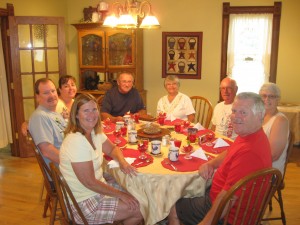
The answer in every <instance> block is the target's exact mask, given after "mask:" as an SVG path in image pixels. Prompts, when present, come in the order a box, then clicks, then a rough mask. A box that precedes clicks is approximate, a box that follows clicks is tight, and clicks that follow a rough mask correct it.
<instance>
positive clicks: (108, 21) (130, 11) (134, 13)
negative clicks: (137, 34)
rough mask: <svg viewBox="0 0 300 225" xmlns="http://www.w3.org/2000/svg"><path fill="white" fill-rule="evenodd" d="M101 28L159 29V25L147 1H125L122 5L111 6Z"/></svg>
mask: <svg viewBox="0 0 300 225" xmlns="http://www.w3.org/2000/svg"><path fill="white" fill-rule="evenodd" d="M146 10H148V11H146ZM103 26H108V27H117V28H148V29H152V28H158V27H160V24H159V22H158V20H157V18H156V17H155V16H154V15H153V13H152V10H151V4H150V2H149V1H142V2H139V1H138V0H126V1H125V4H124V5H122V4H121V3H120V2H114V3H113V4H112V6H111V9H110V11H109V15H108V16H107V17H106V18H105V20H104V22H103Z"/></svg>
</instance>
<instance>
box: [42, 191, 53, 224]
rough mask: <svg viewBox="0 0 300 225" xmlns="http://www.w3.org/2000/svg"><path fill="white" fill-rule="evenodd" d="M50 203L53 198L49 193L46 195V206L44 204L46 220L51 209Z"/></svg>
mask: <svg viewBox="0 0 300 225" xmlns="http://www.w3.org/2000/svg"><path fill="white" fill-rule="evenodd" d="M50 201H51V197H50V195H49V194H48V193H47V195H46V199H45V204H44V213H43V217H44V218H46V217H47V210H48V208H49V207H50Z"/></svg>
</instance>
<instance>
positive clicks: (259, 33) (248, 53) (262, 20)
mask: <svg viewBox="0 0 300 225" xmlns="http://www.w3.org/2000/svg"><path fill="white" fill-rule="evenodd" d="M272 21H273V15H272V14H232V15H230V24H229V36H228V52H227V73H228V74H227V75H228V76H229V77H232V78H233V79H235V80H236V81H237V83H238V86H239V92H241V91H254V92H258V90H259V88H260V86H261V85H262V84H263V83H264V82H268V81H269V76H270V56H271V41H272V39H271V37H272ZM250 86H252V87H250Z"/></svg>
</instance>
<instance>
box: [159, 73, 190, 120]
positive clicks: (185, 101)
mask: <svg viewBox="0 0 300 225" xmlns="http://www.w3.org/2000/svg"><path fill="white" fill-rule="evenodd" d="M164 86H165V89H166V90H167V92H168V94H167V95H165V96H163V97H162V98H160V99H159V101H158V104H157V113H159V112H164V113H166V115H167V119H171V120H173V119H182V120H188V121H190V122H193V121H194V118H195V109H194V107H193V105H192V101H191V99H190V98H189V97H188V96H187V95H185V94H183V93H181V92H179V87H180V82H179V78H178V77H177V76H175V75H169V76H167V77H166V78H165V81H164Z"/></svg>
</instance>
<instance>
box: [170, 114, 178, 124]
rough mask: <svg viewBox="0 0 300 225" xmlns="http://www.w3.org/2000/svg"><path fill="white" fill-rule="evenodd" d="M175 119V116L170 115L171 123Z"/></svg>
mask: <svg viewBox="0 0 300 225" xmlns="http://www.w3.org/2000/svg"><path fill="white" fill-rule="evenodd" d="M176 119H177V118H176V117H175V116H173V114H171V122H173V121H174V120H176Z"/></svg>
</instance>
